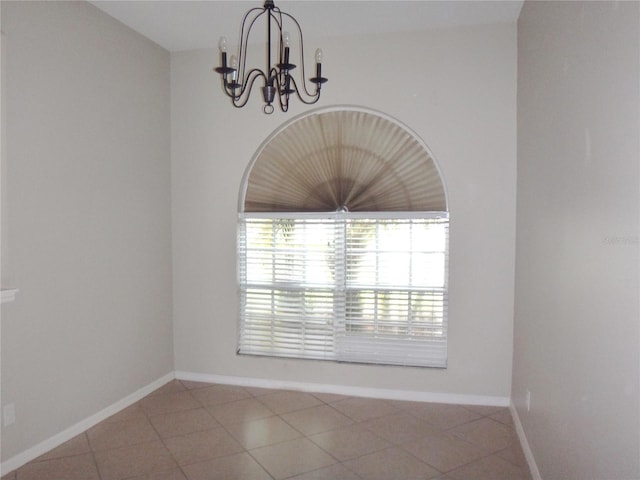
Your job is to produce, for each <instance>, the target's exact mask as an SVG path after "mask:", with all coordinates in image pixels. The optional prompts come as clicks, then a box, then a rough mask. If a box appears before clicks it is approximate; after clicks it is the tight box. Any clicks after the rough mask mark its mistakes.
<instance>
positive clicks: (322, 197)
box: [244, 110, 447, 212]
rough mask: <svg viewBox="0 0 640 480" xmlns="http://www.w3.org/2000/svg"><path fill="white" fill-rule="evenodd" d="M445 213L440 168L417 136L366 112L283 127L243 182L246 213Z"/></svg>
mask: <svg viewBox="0 0 640 480" xmlns="http://www.w3.org/2000/svg"><path fill="white" fill-rule="evenodd" d="M343 207H346V208H347V209H348V210H349V211H350V212H377V211H406V212H409V211H446V209H447V208H446V197H445V191H444V187H443V184H442V181H441V179H440V174H439V173H438V169H437V167H436V165H435V163H434V161H433V159H432V158H431V156H430V155H429V152H428V151H427V150H426V149H425V147H424V145H422V144H421V142H419V141H418V140H417V139H416V138H415V136H413V135H412V134H410V133H409V132H408V131H407V130H406V129H405V128H403V127H402V126H400V125H398V124H397V123H395V122H393V121H391V120H389V119H387V118H384V117H382V116H379V115H375V114H372V113H369V112H363V111H356V110H340V111H328V112H322V113H316V114H311V115H308V116H305V117H303V118H301V119H299V120H297V121H294V122H293V123H291V124H289V125H287V127H286V128H285V129H283V130H282V131H280V132H279V133H278V134H276V135H275V136H274V137H272V138H271V139H270V141H269V142H268V143H267V144H266V145H265V146H264V148H263V150H262V151H261V152H260V153H259V155H258V156H257V158H256V159H255V162H254V164H253V166H252V168H251V171H250V174H249V177H248V180H247V182H246V194H245V198H244V211H245V212H305V211H307V212H327V211H336V210H337V209H340V208H343Z"/></svg>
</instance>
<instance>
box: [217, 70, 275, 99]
mask: <svg viewBox="0 0 640 480" xmlns="http://www.w3.org/2000/svg"><path fill="white" fill-rule="evenodd" d="M260 77H263V78H265V79H266V77H265V75H264V73H263V72H262V70H259V69H257V68H254V69H253V70H251V71H250V72H249V73H248V74H247V78H246V80H245V81H244V82H243V83H242V88H241V89H240V93H237V94H234V91H235V89H228V87H226V86H225V87H226V88H225V93H226V94H227V96H228V97H229V98H231V101H232V102H233V105H234V107H238V108H241V107H244V106H245V105H246V104H247V102H248V101H249V97H251V89H252V88H253V84H254V83H255V81H256V80H257V79H258V78H260ZM245 92H246V95H245ZM243 97H244V99H243Z"/></svg>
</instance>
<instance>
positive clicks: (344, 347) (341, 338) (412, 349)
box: [237, 211, 449, 368]
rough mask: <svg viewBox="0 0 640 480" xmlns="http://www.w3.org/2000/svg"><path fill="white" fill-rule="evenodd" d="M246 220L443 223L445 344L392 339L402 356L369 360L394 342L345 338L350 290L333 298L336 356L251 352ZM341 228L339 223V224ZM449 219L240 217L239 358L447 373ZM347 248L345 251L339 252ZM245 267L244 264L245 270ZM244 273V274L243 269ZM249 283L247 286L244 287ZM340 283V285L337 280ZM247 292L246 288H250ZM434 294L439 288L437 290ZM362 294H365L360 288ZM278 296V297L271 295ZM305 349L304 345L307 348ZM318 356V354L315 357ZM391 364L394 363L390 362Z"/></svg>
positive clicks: (431, 215) (423, 215)
mask: <svg viewBox="0 0 640 480" xmlns="http://www.w3.org/2000/svg"><path fill="white" fill-rule="evenodd" d="M247 219H266V220H271V219H277V220H280V219H282V220H285V219H292V220H301V221H306V220H318V221H320V220H324V221H327V222H329V223H330V222H336V221H338V222H343V221H345V220H347V221H348V220H351V219H353V220H359V219H375V220H399V221H402V220H432V219H439V220H444V221H443V223H444V225H445V226H444V232H445V239H444V252H443V253H444V266H443V272H442V274H443V285H442V330H443V333H442V337H441V338H440V339H435V338H431V339H429V340H424V339H421V338H415V337H410V338H409V337H402V336H396V337H393V338H394V339H395V340H396V343H397V344H398V345H397V350H398V353H397V354H396V356H395V357H394V355H391V356H390V357H389V356H387V357H385V356H384V355H383V356H382V358H380V359H378V360H375V359H372V358H371V357H370V356H366V355H365V356H363V354H362V349H363V348H364V349H365V350H366V349H367V348H368V349H371V348H372V347H374V348H381V349H382V350H384V349H385V348H388V345H389V344H390V341H388V339H386V340H385V339H381V338H382V337H380V338H376V337H375V335H374V336H370V335H369V336H367V335H366V334H360V335H359V336H354V335H348V334H346V330H345V327H344V326H345V324H346V323H348V322H347V318H346V312H345V311H344V308H346V306H345V305H346V303H347V300H346V296H347V292H346V290H347V289H345V291H344V293H343V294H344V296H345V299H344V300H343V301H340V300H338V301H336V300H335V299H334V307H335V306H336V305H337V309H338V310H340V309H341V308H342V309H343V311H342V312H334V317H333V325H332V327H331V328H329V329H328V330H332V331H333V339H332V342H333V345H334V351H333V354H329V353H325V354H324V355H322V354H312V355H309V354H306V353H304V352H303V353H302V354H300V355H294V354H292V353H291V352H287V354H277V353H274V352H273V351H272V352H268V351H264V350H263V351H252V349H251V348H244V347H243V332H244V330H245V311H246V298H247V296H246V293H247V292H246V290H244V291H243V278H244V277H243V275H244V274H245V273H246V262H247V249H246V248H247V247H246V242H245V241H244V240H243V238H242V236H243V225H244V222H245V220H247ZM336 225H337V223H336ZM448 229H449V214H448V212H446V211H441V212H396V211H383V212H322V213H318V212H241V213H239V214H238V255H237V259H238V290H239V295H238V296H239V304H240V305H239V313H238V315H239V321H238V349H237V353H238V354H247V355H266V356H274V357H288V358H303V359H304V358H311V359H316V360H331V361H337V362H349V363H367V364H370V363H374V364H384V365H402V366H418V367H435V368H446V367H447V344H448V328H447V327H448V289H449V286H448V281H449V278H448V277H449V275H448V274H449V236H448ZM340 248H342V247H340ZM346 256H347V255H346V254H345V255H344V257H343V259H342V261H341V265H342V268H343V269H347V268H348V266H347V265H346V263H347V262H346ZM243 262H245V264H244V265H243ZM243 269H244V270H243ZM245 283H246V282H245ZM336 283H339V282H338V280H336ZM377 287H378V288H375V287H374V288H371V289H369V290H375V291H378V292H379V291H382V290H384V288H381V287H380V286H377ZM403 287H404V286H399V287H398V290H399V291H402V292H405V291H406V292H410V293H411V292H413V291H414V290H415V289H414V290H411V289H410V288H409V287H407V289H405V290H403ZM245 288H246V287H245ZM300 290H302V291H304V292H307V291H309V290H310V289H309V288H307V287H305V286H301V288H300ZM433 290H435V289H433ZM361 291H362V289H361ZM272 295H273V294H272ZM302 348H303V349H304V346H303V347H302ZM316 353H317V352H316ZM391 357H392V359H391V360H390V359H389V358H391Z"/></svg>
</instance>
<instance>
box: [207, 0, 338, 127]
mask: <svg viewBox="0 0 640 480" xmlns="http://www.w3.org/2000/svg"><path fill="white" fill-rule="evenodd" d="M263 15H266V17H265V18H266V20H267V32H266V33H267V45H266V47H267V57H266V69H265V70H261V69H259V68H251V69H248V67H247V65H246V64H247V45H248V43H249V35H251V29H252V28H253V26H254V24H255V23H256V21H257V20H258V18H260V17H261V16H263ZM285 19H287V23H288V24H291V26H293V27H294V32H295V33H294V35H296V34H297V35H296V36H297V39H292V37H291V35H290V34H289V32H287V31H285V30H284V22H285ZM292 40H294V41H297V42H298V45H299V48H298V49H297V50H298V51H299V53H300V56H299V58H300V68H299V69H298V71H299V72H300V78H299V79H298V81H296V79H295V78H294V76H293V75H292V70H294V69H295V68H296V65H295V64H293V63H290V62H291V59H290V56H291V53H292V43H291V42H292ZM218 47H219V48H220V60H221V62H220V63H221V66H219V67H217V68H215V69H214V70H215V71H216V72H218V73H219V74H220V75H221V76H222V87H223V90H224V93H226V94H227V96H228V97H229V98H231V102H232V103H233V106H234V107H237V108H242V107H244V106H245V105H246V104H247V102H248V101H249V97H250V95H251V89H252V88H253V84H254V83H255V81H256V80H257V79H258V78H262V80H263V82H264V83H263V87H262V98H263V100H264V107H263V111H264V113H267V114H271V113H273V111H274V106H273V104H274V103H277V105H279V106H280V110H282V111H283V112H286V111H287V110H289V98H291V97H292V96H293V94H295V96H296V97H298V99H299V100H300V101H301V102H303V103H305V104H307V105H312V104H314V103H316V102H317V101H318V100H319V99H320V89H321V88H322V84H323V83H326V82H327V79H326V78H324V77H323V76H322V50H321V49H319V48H318V49H317V50H316V54H315V61H316V70H315V77H311V78H310V79H309V81H310V82H311V84H312V85H315V88H314V87H313V86H311V85H310V86H309V87H307V82H306V80H305V73H304V47H303V41H302V30H301V28H300V24H299V23H298V21H297V20H296V19H295V18H293V17H292V16H291V15H289V14H288V13H285V12H283V11H282V10H280V9H279V8H278V7H276V6H275V5H274V3H273V0H265V2H264V6H263V7H262V8H258V7H256V8H252V9H251V10H249V11H248V12H247V13H246V14H245V15H244V18H243V19H242V29H241V33H240V46H239V48H238V55H237V56H236V55H231V58H229V59H228V60H227V39H226V37H220V42H219V44H218ZM272 57H273V58H274V59H275V60H276V62H277V63H272V62H271V61H272ZM309 89H311V90H312V92H310V91H309ZM276 98H277V102H276Z"/></svg>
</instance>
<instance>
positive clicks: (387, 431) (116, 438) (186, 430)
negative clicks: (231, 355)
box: [2, 380, 531, 480]
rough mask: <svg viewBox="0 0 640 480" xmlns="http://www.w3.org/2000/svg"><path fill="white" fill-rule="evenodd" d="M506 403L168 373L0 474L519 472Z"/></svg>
mask: <svg viewBox="0 0 640 480" xmlns="http://www.w3.org/2000/svg"><path fill="white" fill-rule="evenodd" d="M530 478H531V477H530V475H529V470H528V468H527V466H526V461H525V459H524V456H523V454H522V450H521V449H520V446H519V443H518V440H517V437H516V434H515V432H514V428H513V423H512V420H511V415H510V413H509V410H508V409H506V408H497V407H477V406H459V405H443V404H435V403H419V402H401V401H385V400H375V399H365V398H356V397H343V396H339V395H332V394H321V393H317V394H311V393H302V392H291V391H282V390H267V389H259V388H242V387H235V386H228V385H214V384H207V383H196V382H186V381H178V380H175V381H172V382H170V383H168V384H167V385H165V386H164V387H162V388H160V389H158V390H156V391H155V392H153V393H152V394H151V395H149V396H147V397H145V398H143V399H142V400H141V401H140V402H138V403H136V404H135V405H132V406H131V407H129V408H127V409H125V410H123V411H122V412H120V413H118V414H116V415H114V416H113V417H110V418H108V419H107V420H105V421H103V422H102V423H100V424H98V425H96V426H95V427H93V428H91V429H89V430H88V431H86V432H84V433H82V434H80V435H78V436H77V437H75V438H73V439H71V440H70V441H68V442H67V443H65V444H64V445H61V446H60V447H58V448H56V449H54V450H52V451H50V452H49V453H47V454H45V455H43V456H41V457H40V458H37V459H36V460H34V461H32V462H30V463H28V464H26V465H24V466H23V467H21V468H19V469H18V470H17V471H15V472H11V473H9V474H8V475H5V476H4V477H2V480H124V479H127V480H213V479H215V480H231V479H238V480H263V479H264V480H273V479H295V480H331V479H336V480H409V479H410V480H418V479H420V480H422V479H425V480H426V479H434V480H530Z"/></svg>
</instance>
